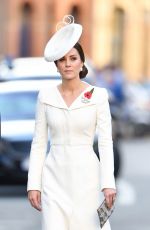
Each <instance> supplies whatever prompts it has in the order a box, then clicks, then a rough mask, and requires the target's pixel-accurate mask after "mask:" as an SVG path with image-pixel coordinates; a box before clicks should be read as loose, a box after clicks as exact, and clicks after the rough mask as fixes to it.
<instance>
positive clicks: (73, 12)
mask: <svg viewBox="0 0 150 230" xmlns="http://www.w3.org/2000/svg"><path fill="white" fill-rule="evenodd" d="M70 14H71V15H72V16H73V17H74V20H75V23H80V22H79V21H80V20H79V15H80V12H79V8H78V7H77V6H73V7H72V10H71V13H70Z"/></svg>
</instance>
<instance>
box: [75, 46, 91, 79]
mask: <svg viewBox="0 0 150 230" xmlns="http://www.w3.org/2000/svg"><path fill="white" fill-rule="evenodd" d="M73 48H75V49H76V50H77V51H78V53H79V55H80V58H81V61H82V62H83V67H82V70H81V71H80V73H79V76H80V78H84V77H86V75H87V73H88V69H87V67H86V66H85V65H84V62H85V55H84V52H83V49H82V46H81V45H80V43H79V42H77V43H76V44H75V45H74V47H73Z"/></svg>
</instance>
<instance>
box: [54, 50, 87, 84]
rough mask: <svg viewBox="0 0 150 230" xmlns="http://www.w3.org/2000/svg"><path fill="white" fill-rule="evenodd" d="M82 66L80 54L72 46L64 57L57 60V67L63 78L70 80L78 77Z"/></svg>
mask: <svg viewBox="0 0 150 230" xmlns="http://www.w3.org/2000/svg"><path fill="white" fill-rule="evenodd" d="M82 66H83V62H82V61H81V58H80V55H79V53H78V51H77V50H76V49H75V48H72V49H71V50H70V51H69V52H68V53H67V54H66V55H65V56H64V57H62V58H61V59H59V60H58V61H57V68H58V71H59V72H60V74H61V76H62V78H63V79H66V80H71V79H74V78H77V77H79V72H80V70H81V68H82Z"/></svg>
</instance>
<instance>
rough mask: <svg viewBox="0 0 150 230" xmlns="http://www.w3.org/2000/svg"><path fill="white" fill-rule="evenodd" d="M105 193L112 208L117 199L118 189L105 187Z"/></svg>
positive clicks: (109, 206)
mask: <svg viewBox="0 0 150 230" xmlns="http://www.w3.org/2000/svg"><path fill="white" fill-rule="evenodd" d="M103 193H104V196H105V199H106V204H107V207H108V208H111V207H112V205H113V203H114V201H115V199H116V189H113V188H104V189H103Z"/></svg>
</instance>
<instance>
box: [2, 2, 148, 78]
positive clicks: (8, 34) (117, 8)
mask: <svg viewBox="0 0 150 230" xmlns="http://www.w3.org/2000/svg"><path fill="white" fill-rule="evenodd" d="M66 14H72V15H74V17H75V21H76V22H79V23H81V24H82V25H83V27H84V31H83V36H82V38H81V43H82V45H83V47H84V49H85V51H86V54H87V56H88V57H89V58H91V59H92V61H93V63H94V64H95V66H96V67H98V68H101V67H103V66H105V65H107V64H109V63H112V62H113V63H114V64H115V65H117V66H118V67H120V68H122V69H123V70H124V72H125V75H126V77H127V79H128V80H130V81H135V82H136V81H143V80H144V81H145V80H150V1H149V0H62V1H59V0H38V1H36V0H0V30H1V36H0V55H1V56H4V55H9V56H13V57H26V56H42V55H43V50H44V47H45V44H46V42H47V41H48V39H49V37H50V36H51V35H52V33H53V32H54V31H55V26H56V24H57V22H58V21H60V20H61V19H62V18H63V16H64V15H66Z"/></svg>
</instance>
